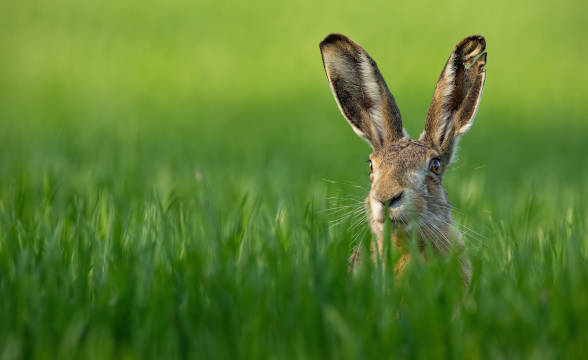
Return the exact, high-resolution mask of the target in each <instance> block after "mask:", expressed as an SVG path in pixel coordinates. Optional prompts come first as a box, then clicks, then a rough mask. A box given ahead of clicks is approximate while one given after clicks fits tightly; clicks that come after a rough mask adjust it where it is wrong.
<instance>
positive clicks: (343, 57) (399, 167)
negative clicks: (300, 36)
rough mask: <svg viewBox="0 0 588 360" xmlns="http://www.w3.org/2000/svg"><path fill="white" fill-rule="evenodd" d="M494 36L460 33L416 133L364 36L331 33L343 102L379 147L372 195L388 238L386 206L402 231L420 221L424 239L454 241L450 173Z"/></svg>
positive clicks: (328, 44)
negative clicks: (445, 181)
mask: <svg viewBox="0 0 588 360" xmlns="http://www.w3.org/2000/svg"><path fill="white" fill-rule="evenodd" d="M485 48H486V41H485V40H484V38H483V37H482V36H477V35H476V36H470V37H467V38H465V39H463V40H462V41H460V42H459V43H458V44H457V45H456V47H455V49H454V50H453V52H452V53H451V55H450V56H449V59H448V60H447V62H446V63H445V66H444V67H443V70H442V71H441V76H440V77H439V80H438V81H437V86H436V87H435V92H434V94H433V100H432V101H431V104H430V105H429V111H428V112H427V118H426V120H425V130H424V131H423V133H422V134H421V136H420V137H419V139H418V140H410V139H408V137H407V136H406V133H405V132H404V131H403V128H402V119H401V117H400V111H399V110H398V107H397V106H396V101H395V100H394V97H393V96H392V94H391V93H390V90H389V89H388V86H387V85H386V82H385V81H384V78H383V77H382V74H381V73H380V71H379V70H378V67H377V65H376V62H375V61H374V60H373V59H372V58H371V57H370V56H369V55H368V53H367V52H366V51H365V50H364V49H363V48H362V47H361V46H359V45H358V44H357V43H355V42H353V41H352V40H351V39H349V38H348V37H346V36H344V35H341V34H331V35H329V36H327V37H326V38H325V40H323V41H322V42H321V44H320V49H321V54H322V56H323V64H324V66H325V71H326V73H327V78H328V79H329V84H330V86H331V91H332V92H333V95H334V96H335V100H336V101H337V105H338V106H339V110H341V112H342V113H343V116H345V119H347V121H348V122H349V124H350V125H351V127H352V128H353V131H355V133H356V134H358V135H359V136H361V137H362V138H364V139H365V140H366V141H367V142H368V143H369V144H370V145H371V146H372V149H373V153H372V155H371V156H370V161H371V164H370V165H371V168H372V172H371V174H370V177H371V181H372V186H371V190H370V193H369V195H368V197H367V199H366V210H367V216H368V218H369V219H370V225H371V227H372V230H373V231H374V233H376V235H378V239H379V240H380V242H381V240H382V231H383V227H384V226H383V225H384V223H385V217H386V209H387V208H388V209H389V211H388V213H389V217H390V220H391V221H392V223H393V224H394V227H395V229H396V233H397V232H398V231H402V230H405V231H406V230H408V229H407V228H410V227H412V225H415V224H416V225H418V227H417V230H418V232H419V237H420V239H425V238H430V239H432V240H433V241H432V242H433V245H435V247H436V248H437V249H442V250H444V249H447V247H448V246H449V226H450V224H451V216H450V212H449V209H450V207H449V203H448V201H447V196H446V194H445V191H444V190H443V187H442V186H441V180H442V176H443V174H444V173H445V170H446V167H447V166H448V165H449V163H450V162H451V158H452V157H453V151H454V147H455V144H456V142H457V140H458V138H459V137H460V136H461V135H462V134H463V133H465V132H466V131H468V130H469V129H470V127H471V126H472V124H473V122H474V117H475V115H476V112H477V109H478V105H479V102H480V98H481V96H482V89H483V88H484V81H485V79H486V69H485V67H484V66H485V64H486V53H485V52H484V50H485Z"/></svg>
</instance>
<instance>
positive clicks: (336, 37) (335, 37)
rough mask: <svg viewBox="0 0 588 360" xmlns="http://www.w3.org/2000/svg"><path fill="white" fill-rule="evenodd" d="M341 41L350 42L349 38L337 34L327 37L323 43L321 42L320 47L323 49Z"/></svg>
mask: <svg viewBox="0 0 588 360" xmlns="http://www.w3.org/2000/svg"><path fill="white" fill-rule="evenodd" d="M340 41H342V42H349V38H348V37H347V36H345V35H343V34H337V33H333V34H329V35H327V37H326V38H325V39H324V40H323V41H321V43H320V44H319V47H320V48H321V49H322V48H323V47H325V46H327V45H331V44H335V43H337V42H340Z"/></svg>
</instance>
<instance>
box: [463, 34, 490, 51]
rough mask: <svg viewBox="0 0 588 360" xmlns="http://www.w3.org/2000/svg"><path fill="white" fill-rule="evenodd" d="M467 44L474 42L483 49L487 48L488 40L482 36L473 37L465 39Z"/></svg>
mask: <svg viewBox="0 0 588 360" xmlns="http://www.w3.org/2000/svg"><path fill="white" fill-rule="evenodd" d="M465 41H466V42H474V43H477V44H480V46H481V48H482V49H485V48H486V39H485V38H484V37H483V36H482V35H472V36H468V37H467V38H466V39H465Z"/></svg>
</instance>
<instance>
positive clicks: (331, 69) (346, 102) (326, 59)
mask: <svg viewBox="0 0 588 360" xmlns="http://www.w3.org/2000/svg"><path fill="white" fill-rule="evenodd" d="M320 49H321V53H322V56H323V65H324V67H325V71H326V73H327V78H328V79H329V84H330V86H331V91H332V92H333V95H334V96H335V100H337V105H339V109H340V110H341V113H343V116H345V118H346V119H347V121H348V122H349V124H350V125H351V127H352V128H353V130H354V131H355V132H356V133H357V134H358V135H359V136H361V137H362V138H364V139H365V140H367V141H368V142H369V143H370V144H371V145H372V147H373V148H374V150H376V149H379V148H380V147H382V146H383V145H384V144H385V143H390V142H393V141H395V140H397V139H400V138H402V137H403V132H402V120H401V117H400V111H399V110H398V107H397V106H396V101H395V100H394V97H393V96H392V94H391V93H390V90H388V87H387V86H386V82H385V81H384V78H383V77H382V74H380V71H379V70H378V67H377V66H376V63H375V61H374V60H373V59H372V58H371V57H370V56H369V55H368V53H367V52H366V51H365V50H364V49H363V48H362V47H361V46H359V45H358V44H357V43H355V42H353V41H352V40H351V39H349V38H348V37H346V36H344V35H341V34H331V35H329V36H327V37H326V38H325V39H324V40H323V41H322V42H321V43H320Z"/></svg>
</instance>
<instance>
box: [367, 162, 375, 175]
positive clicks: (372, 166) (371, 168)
mask: <svg viewBox="0 0 588 360" xmlns="http://www.w3.org/2000/svg"><path fill="white" fill-rule="evenodd" d="M367 162H368V164H369V165H370V174H371V173H373V172H374V165H373V164H372V161H371V160H368V161H367Z"/></svg>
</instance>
